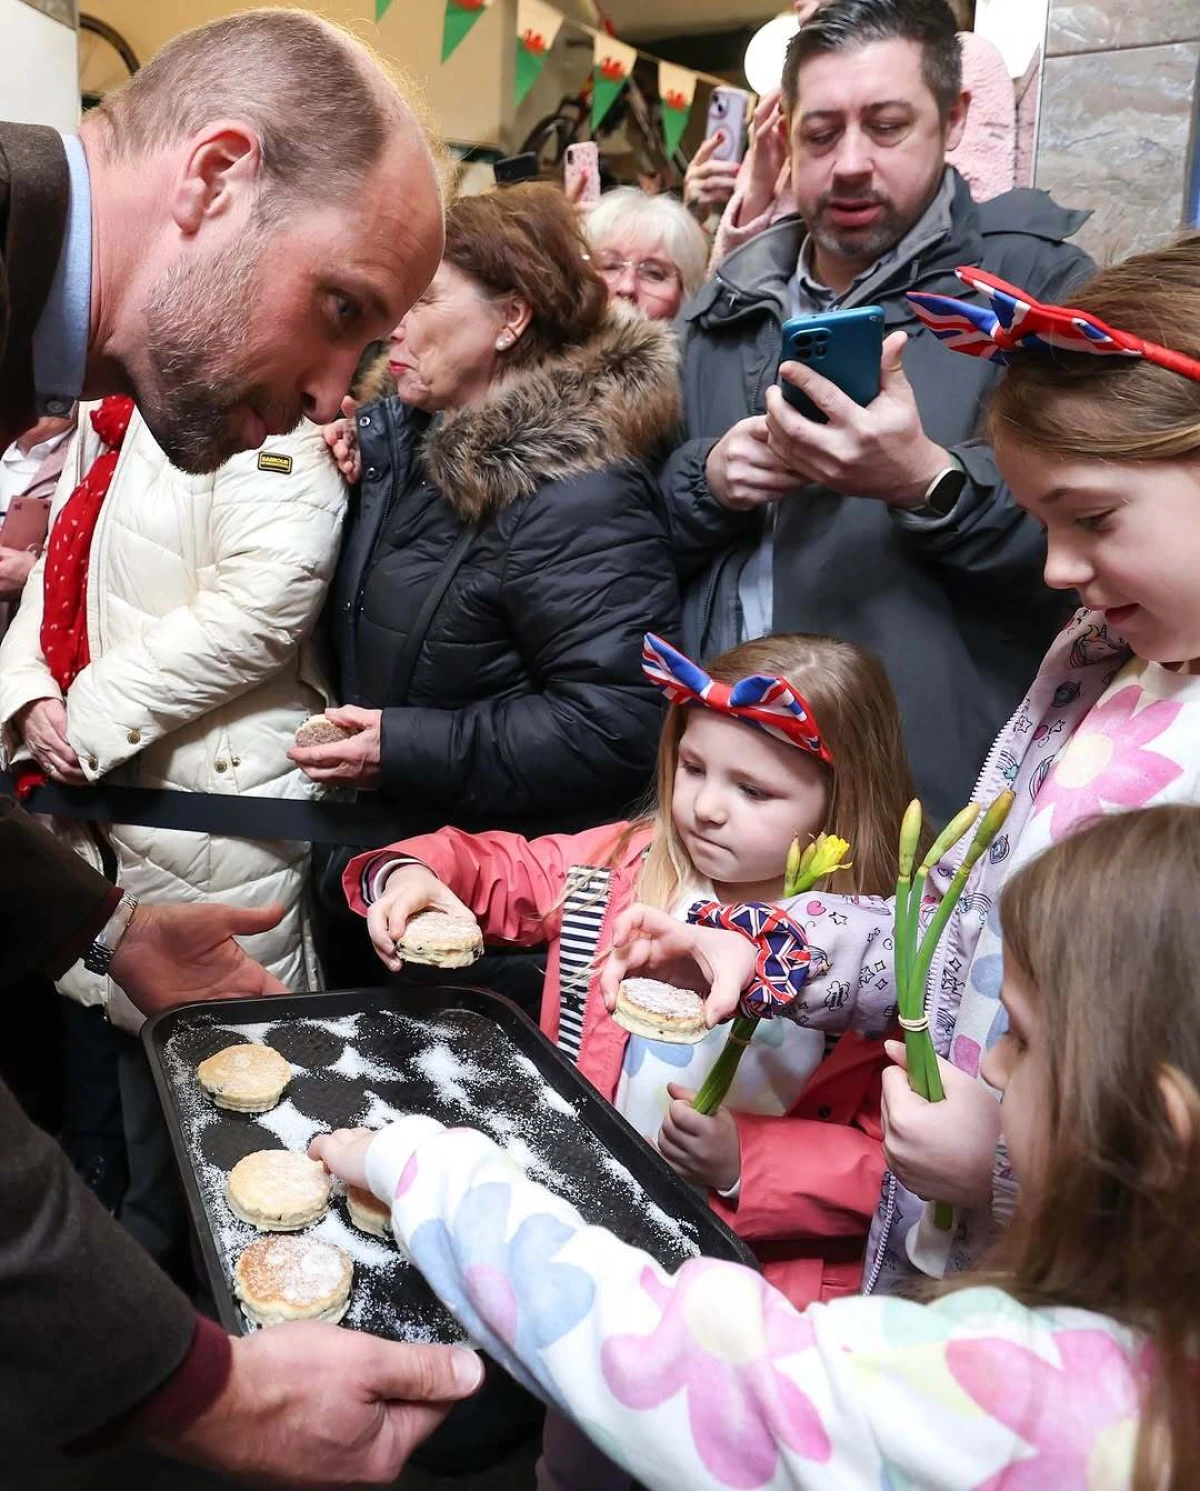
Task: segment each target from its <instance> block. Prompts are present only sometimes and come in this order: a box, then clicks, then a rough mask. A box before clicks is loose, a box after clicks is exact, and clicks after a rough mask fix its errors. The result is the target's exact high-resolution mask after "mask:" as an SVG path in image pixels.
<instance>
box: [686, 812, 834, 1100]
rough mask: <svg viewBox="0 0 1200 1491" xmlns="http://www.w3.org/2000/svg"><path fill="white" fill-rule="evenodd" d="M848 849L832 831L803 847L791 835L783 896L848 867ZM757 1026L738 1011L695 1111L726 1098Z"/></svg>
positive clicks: (804, 888)
mask: <svg viewBox="0 0 1200 1491" xmlns="http://www.w3.org/2000/svg"><path fill="white" fill-rule="evenodd" d="M849 852H850V845H849V844H847V842H846V840H845V839H839V838H837V837H836V836H835V835H833V834H818V835H817V837H816V838H815V839H814V840H813V842H812V843H811V844H809V846H808V847H807V848H806V849H804V850H803V851H802V850H801V848H800V840H799V839H793V840H792V847H791V848H790V849H789V850H788V857H787V866H786V869H785V871H784V877H783V894H784V897H785V898H787V897H790V896H799V895H803V893H804V892H805V891H806V890H812V888H813V886H814V885H816V883H817V881H818V880H824V879H825V877H826V876H827V875H832V874H834V872H835V871H837V870H848V869H850V868H851V863H850V861H849V860H847V859H846V855H847V854H849ZM757 1029H758V1019H757V1017H756V1016H754V1015H739V1016H738V1017H737V1019H736V1020H734V1022H733V1024H732V1025H731V1026H730V1027H729V1034H728V1036H727V1037H726V1039H725V1045H724V1046H723V1047H722V1048H721V1054H720V1056H718V1057H717V1060H716V1062H715V1064H714V1065H713V1068H712V1071H710V1072H709V1074H708V1076H707V1077H706V1078H705V1080H704V1082H703V1084H702V1085H701V1088H700V1091H699V1092H698V1093H697V1094H696V1096H695V1099H694V1101H693V1103H692V1107H693V1108H694V1109H695V1110H696V1112H697V1113H704V1114H706V1115H708V1116H710V1117H711V1115H712V1114H714V1113H715V1112H716V1111H717V1109H718V1108H719V1107H720V1106H721V1104H722V1103H723V1102H724V1101H725V1098H726V1095H727V1094H728V1092H729V1089H730V1088H731V1087H732V1086H733V1079H734V1077H735V1076H736V1075H737V1069H738V1063H739V1062H740V1061H741V1059H742V1057H743V1056H744V1055H745V1054H746V1047H747V1046H748V1045H749V1044H750V1042H751V1041H752V1040H753V1039H754V1032H755V1031H756V1030H757Z"/></svg>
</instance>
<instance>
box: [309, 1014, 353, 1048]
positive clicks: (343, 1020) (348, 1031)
mask: <svg viewBox="0 0 1200 1491" xmlns="http://www.w3.org/2000/svg"><path fill="white" fill-rule="evenodd" d="M360 1017H361V1012H359V1013H356V1014H353V1015H339V1016H338V1017H337V1019H336V1020H305V1021H304V1023H305V1024H306V1025H315V1026H316V1027H317V1029H318V1030H327V1031H328V1032H329V1034H330V1035H338V1036H341V1038H342V1040H344V1041H347V1040H351V1039H352V1038H353V1037H354V1036H356V1035H357V1034H358V1022H359V1019H360Z"/></svg>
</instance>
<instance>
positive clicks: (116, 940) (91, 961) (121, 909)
mask: <svg viewBox="0 0 1200 1491" xmlns="http://www.w3.org/2000/svg"><path fill="white" fill-rule="evenodd" d="M137 908H138V902H137V897H136V896H131V895H130V894H129V893H128V891H126V892H125V893H124V894H122V896H121V899H120V902H119V903H118V905H117V909H116V910H115V911H114V912H113V914H112V915H111V916H110V917H109V919H108V920H107V921H106V922H105V923H104V926H103V927H101V929H100V933H99V935H98V936H97V937H96V938H95V940H94V941H93V943H92V945H91V947H89V948H88V950H87V952H86V953H84V955H83V966H84V967H85V968H86V969H87V971H88V972H89V973H99V974H102V975H106V974H107V973H108V970H109V969H110V968H111V967H112V960H113V958H114V956H115V955H116V951H117V948H118V947H119V946H120V943H121V938H122V937H124V936H125V933H126V932H128V931H129V923H130V922H131V921H132V920H133V913H134V912H135V911H136V910H137Z"/></svg>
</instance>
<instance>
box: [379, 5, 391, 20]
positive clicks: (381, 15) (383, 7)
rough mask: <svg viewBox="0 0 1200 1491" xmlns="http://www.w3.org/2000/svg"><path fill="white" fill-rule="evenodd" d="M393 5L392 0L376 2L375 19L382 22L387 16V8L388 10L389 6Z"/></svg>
mask: <svg viewBox="0 0 1200 1491" xmlns="http://www.w3.org/2000/svg"><path fill="white" fill-rule="evenodd" d="M391 3H392V0H375V19H376V21H382V20H383V18H384V16H385V15H387V8H388V6H389V5H390V4H391Z"/></svg>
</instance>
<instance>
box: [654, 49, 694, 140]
mask: <svg viewBox="0 0 1200 1491" xmlns="http://www.w3.org/2000/svg"><path fill="white" fill-rule="evenodd" d="M658 96H659V99H660V101H661V103H662V132H663V140H664V141H665V142H666V146H667V154H668V155H674V154H675V151H676V150H677V149H678V147H679V142H680V140H681V139H682V138H683V132H684V130H685V129H686V128H687V122H688V118H689V116H690V115H691V112H692V100H693V99H694V98H695V96H696V74H695V73H693V72H689V71H688V70H687V68H685V67H676V66H675V64H674V63H672V62H660V63H659V64H658Z"/></svg>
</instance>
